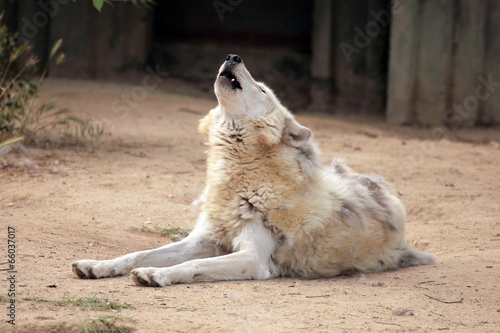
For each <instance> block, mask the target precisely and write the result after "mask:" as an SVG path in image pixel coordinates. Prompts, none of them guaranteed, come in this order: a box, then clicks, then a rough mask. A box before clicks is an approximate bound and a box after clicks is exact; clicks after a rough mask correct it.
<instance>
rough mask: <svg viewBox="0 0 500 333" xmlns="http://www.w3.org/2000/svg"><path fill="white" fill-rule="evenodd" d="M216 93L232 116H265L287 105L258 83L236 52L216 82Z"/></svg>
mask: <svg viewBox="0 0 500 333" xmlns="http://www.w3.org/2000/svg"><path fill="white" fill-rule="evenodd" d="M215 95H216V96H217V99H218V101H219V106H220V107H221V109H222V111H223V112H224V113H226V114H227V115H230V116H235V117H242V116H250V117H258V116H264V115H266V114H267V113H269V112H270V111H272V110H275V109H276V108H283V109H284V107H283V106H282V105H281V103H280V102H279V100H278V99H277V98H276V96H275V95H274V93H273V91H272V90H271V89H270V88H269V87H267V86H266V85H265V84H264V83H261V82H256V81H255V80H254V79H253V77H252V75H251V74H250V72H249V71H248V70H247V69H246V67H245V64H244V63H243V60H241V58H240V56H238V55H236V54H228V55H227V57H226V61H225V62H224V63H223V64H222V66H221V67H220V69H219V74H218V75H217V80H216V81H215Z"/></svg>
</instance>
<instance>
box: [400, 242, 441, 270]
mask: <svg viewBox="0 0 500 333" xmlns="http://www.w3.org/2000/svg"><path fill="white" fill-rule="evenodd" d="M435 263H437V257H436V255H435V254H433V253H426V252H420V251H417V250H415V249H413V248H412V247H411V246H409V245H407V246H406V249H405V250H404V251H403V252H402V254H401V256H400V257H399V261H398V266H399V267H402V268H403V267H410V266H418V265H433V264H435Z"/></svg>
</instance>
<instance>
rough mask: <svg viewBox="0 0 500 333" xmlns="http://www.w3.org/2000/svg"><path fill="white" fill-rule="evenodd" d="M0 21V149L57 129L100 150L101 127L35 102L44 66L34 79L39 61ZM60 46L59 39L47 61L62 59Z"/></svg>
mask: <svg viewBox="0 0 500 333" xmlns="http://www.w3.org/2000/svg"><path fill="white" fill-rule="evenodd" d="M2 18H3V17H2V15H0V73H1V74H0V75H1V76H0V148H2V147H4V146H7V145H10V144H13V143H15V142H19V141H23V142H24V143H25V144H31V143H35V144H38V143H40V142H42V141H44V140H45V139H46V138H47V137H48V135H49V133H53V132H54V131H57V130H58V131H59V132H64V137H65V138H67V139H71V141H72V142H73V143H77V142H79V143H84V144H86V145H87V147H89V150H95V149H96V148H99V142H100V139H101V137H102V136H103V134H104V128H103V127H102V126H101V127H99V126H96V125H94V124H93V123H92V122H90V121H84V120H81V119H79V118H77V117H74V116H70V115H69V112H68V110H67V109H63V108H59V107H57V105H56V104H55V103H53V102H46V101H40V100H39V99H38V96H39V89H40V86H41V85H42V83H43V80H44V78H45V76H46V74H47V70H46V68H47V66H45V69H44V70H43V71H42V73H41V75H40V76H39V78H38V79H35V77H36V76H37V75H38V72H39V71H38V67H37V65H38V59H36V57H34V56H33V55H31V46H30V44H29V43H28V42H20V41H19V34H18V33H9V31H8V29H7V27H6V26H5V25H4V24H3V19H2ZM61 45H62V40H58V41H57V42H56V43H55V44H54V46H53V47H52V49H51V51H50V53H49V61H55V63H56V65H58V64H60V63H61V62H62V61H63V60H64V54H63V53H60V52H59V49H60V47H61ZM54 59H55V60H54ZM47 65H48V64H47Z"/></svg>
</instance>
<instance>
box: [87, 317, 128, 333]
mask: <svg viewBox="0 0 500 333" xmlns="http://www.w3.org/2000/svg"><path fill="white" fill-rule="evenodd" d="M124 320H126V321H130V322H136V321H135V320H134V319H132V318H129V317H123V316H101V317H99V318H97V319H89V320H87V321H86V322H85V323H82V324H80V328H81V329H82V332H83V333H130V332H133V331H134V329H133V328H130V327H125V326H123V324H118V321H124Z"/></svg>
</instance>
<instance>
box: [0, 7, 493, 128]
mask: <svg viewBox="0 0 500 333" xmlns="http://www.w3.org/2000/svg"><path fill="white" fill-rule="evenodd" d="M0 4H2V7H3V8H4V10H5V11H6V13H7V22H8V24H9V26H10V28H11V30H12V31H15V30H17V31H19V32H20V36H21V37H22V38H26V39H28V40H30V41H31V42H32V43H33V44H34V51H35V52H36V54H37V55H38V56H39V57H40V58H41V59H42V60H46V59H47V57H48V53H49V52H50V48H51V46H52V45H53V43H54V42H55V41H56V40H58V39H59V38H62V39H63V51H64V52H65V54H66V61H65V62H64V63H63V64H61V65H59V66H51V67H50V71H49V73H50V75H51V76H54V77H72V78H89V79H96V78H111V79H112V78H113V77H114V76H115V75H116V74H117V73H123V72H126V71H130V70H136V71H144V70H145V68H146V67H147V66H150V68H161V70H162V71H164V72H168V73H169V75H170V76H171V77H177V78H182V79H184V80H187V81H189V82H191V84H193V85H196V86H197V87H198V88H200V89H203V90H205V91H210V90H211V89H212V85H213V81H214V78H215V75H216V73H217V70H218V68H219V66H220V65H221V63H222V62H223V60H224V58H225V56H226V54H227V53H237V54H239V55H241V56H242V58H243V60H244V62H245V63H246V65H247V67H248V68H249V69H250V71H251V73H252V75H253V76H254V77H255V78H256V79H257V80H261V81H264V82H266V83H267V84H269V85H270V86H271V87H272V88H273V89H274V90H275V91H276V92H277V94H278V96H279V97H280V98H281V99H282V100H283V101H284V103H285V104H286V105H287V106H289V107H290V108H291V109H292V110H297V109H300V110H306V111H308V112H326V113H332V114H333V113H357V114H370V115H375V116H379V117H385V119H386V120H387V122H389V123H391V124H396V125H413V126H421V127H432V126H436V125H446V126H448V127H450V128H458V127H464V126H467V127H470V126H491V125H499V124H500V67H499V64H498V63H499V61H500V38H499V37H497V35H496V33H495V31H497V30H496V29H497V28H500V1H498V0H475V1H470V0H406V1H405V0H401V1H388V0H351V1H330V0H314V1H303V0H275V1H263V0H206V1H201V0H199V1H195V0H185V1H157V4H156V5H154V6H151V8H149V9H148V8H146V7H145V6H143V5H137V6H136V5H134V4H131V3H120V2H113V5H112V6H110V5H106V4H105V5H104V7H103V9H102V12H100V13H99V12H98V11H97V10H96V9H95V8H94V7H93V6H92V1H90V0H77V1H73V0H50V1H49V0H38V1H35V0H17V1H9V0H0ZM158 66H159V67H158Z"/></svg>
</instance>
